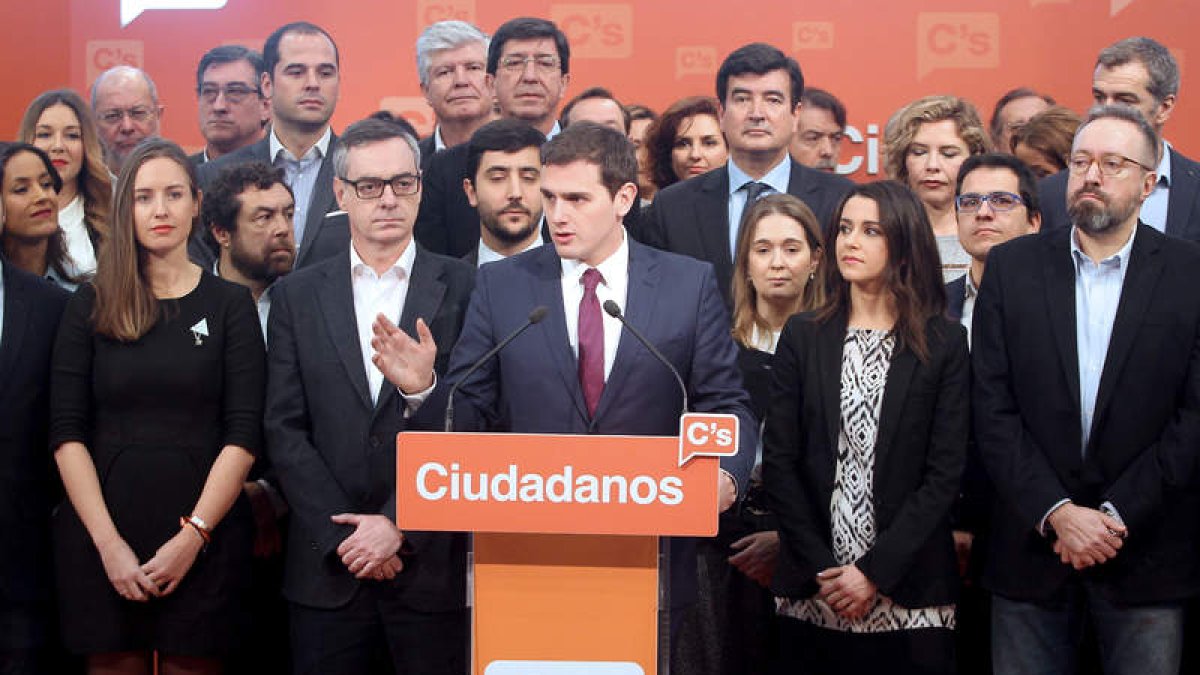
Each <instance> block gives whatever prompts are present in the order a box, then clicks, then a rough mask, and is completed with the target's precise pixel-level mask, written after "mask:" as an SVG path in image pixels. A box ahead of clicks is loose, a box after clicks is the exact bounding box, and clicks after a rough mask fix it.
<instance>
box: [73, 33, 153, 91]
mask: <svg viewBox="0 0 1200 675" xmlns="http://www.w3.org/2000/svg"><path fill="white" fill-rule="evenodd" d="M86 53H87V81H88V84H89V85H90V84H91V83H92V82H93V81H94V80H95V79H96V77H97V76H98V75H99V74H100V73H103V72H104V71H106V70H108V69H109V68H112V67H113V66H133V67H134V68H141V67H142V65H143V64H144V63H145V56H144V54H145V45H143V43H142V41H141V40H90V41H89V42H88V43H87V52H86Z"/></svg>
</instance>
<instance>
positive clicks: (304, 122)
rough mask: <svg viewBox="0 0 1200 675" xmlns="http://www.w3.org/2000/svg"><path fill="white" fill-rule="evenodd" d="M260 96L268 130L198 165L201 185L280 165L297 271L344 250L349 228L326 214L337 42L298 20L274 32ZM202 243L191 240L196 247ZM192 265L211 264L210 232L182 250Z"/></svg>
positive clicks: (333, 206) (266, 51) (332, 204)
mask: <svg viewBox="0 0 1200 675" xmlns="http://www.w3.org/2000/svg"><path fill="white" fill-rule="evenodd" d="M263 67H264V69H265V72H264V73H263V76H262V84H261V87H262V92H263V95H264V96H266V97H268V98H269V99H270V100H271V117H272V121H271V132H270V133H269V134H267V137H266V138H264V139H263V140H261V141H259V142H257V143H255V144H253V145H248V146H246V147H244V148H242V149H240V150H238V151H236V152H233V153H232V154H229V155H226V156H224V157H222V158H220V159H219V160H217V161H215V162H208V163H205V164H202V165H201V166H200V167H199V169H198V172H197V173H198V177H199V179H200V186H201V188H206V187H207V186H208V184H209V183H210V182H211V181H212V179H213V178H214V177H215V176H216V175H217V172H218V171H220V170H221V169H222V168H224V167H226V166H232V165H233V164H240V163H243V162H247V161H254V160H257V161H260V162H266V163H267V164H271V165H273V166H276V167H279V168H281V169H283V171H284V174H285V176H286V178H287V183H288V186H290V187H291V188H292V192H293V193H294V194H295V195H296V218H295V230H296V242H297V244H298V246H299V249H298V250H297V252H296V268H297V269H300V268H302V267H305V266H307V265H311V264H313V263H316V262H319V261H320V260H323V259H325V258H327V257H329V256H331V255H334V254H336V253H338V252H339V251H341V250H342V249H344V248H345V247H346V243H347V242H348V241H349V240H350V233H349V232H348V231H347V230H346V228H345V226H344V225H343V224H342V223H343V222H344V221H337V220H333V219H326V215H327V214H328V213H329V212H330V211H334V210H336V209H337V203H336V202H335V201H334V197H333V164H332V162H331V161H330V158H331V156H332V155H333V151H334V149H335V148H336V147H337V136H335V135H334V133H333V129H332V128H330V126H329V120H330V118H331V117H333V110H334V107H335V106H336V105H337V99H338V88H339V86H340V82H341V70H340V63H339V57H338V50H337V45H336V44H334V42H333V38H332V37H330V36H329V33H327V32H325V31H324V30H323V29H321V28H320V27H318V26H315V25H313V24H311V23H307V22H304V21H297V22H295V23H289V24H287V25H285V26H282V27H280V28H278V29H276V30H275V32H274V33H271V35H270V37H268V38H267V41H266V43H265V44H264V45H263ZM201 243H202V244H203V245H198V244H201ZM188 251H189V253H190V254H191V257H192V259H193V260H194V261H195V262H196V263H197V264H199V265H201V266H204V267H211V266H212V263H213V260H214V259H215V252H216V248H215V246H214V245H213V242H212V239H211V237H208V236H204V237H203V238H202V239H201V240H199V241H194V242H193V243H192V245H191V246H189V249H188Z"/></svg>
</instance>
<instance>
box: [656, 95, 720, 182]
mask: <svg viewBox="0 0 1200 675" xmlns="http://www.w3.org/2000/svg"><path fill="white" fill-rule="evenodd" d="M718 120H719V113H718V110H717V100H716V99H714V98H708V97H704V96H692V97H689V98H685V99H682V100H679V101H676V102H675V103H672V104H671V107H670V108H667V111H666V112H664V113H663V114H662V117H660V118H658V121H656V122H654V123H653V124H651V125H650V128H649V129H647V130H646V160H647V164H648V169H649V172H650V180H651V181H653V183H654V184H655V185H656V186H658V189H659V190H661V189H663V188H665V187H667V186H668V185H673V184H675V183H678V182H679V181H681V180H687V179H688V178H691V177H693V176H699V175H700V174H702V173H707V172H709V171H712V170H713V169H715V168H717V167H719V166H722V165H724V164H725V160H726V159H728V157H729V149H728V147H726V145H725V136H724V135H722V134H721V124H720V122H719V121H718Z"/></svg>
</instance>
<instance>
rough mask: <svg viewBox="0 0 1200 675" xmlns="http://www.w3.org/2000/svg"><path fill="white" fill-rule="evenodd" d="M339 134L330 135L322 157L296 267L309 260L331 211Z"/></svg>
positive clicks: (305, 221) (306, 216) (310, 199)
mask: <svg viewBox="0 0 1200 675" xmlns="http://www.w3.org/2000/svg"><path fill="white" fill-rule="evenodd" d="M336 143H337V136H336V135H332V134H331V135H330V138H329V145H328V146H327V147H326V152H325V155H324V156H323V157H322V158H321V168H320V169H319V170H318V171H317V182H316V183H314V184H313V189H312V195H311V196H310V197H309V200H308V213H307V214H306V215H305V216H304V241H302V242H300V250H299V252H298V253H297V254H296V267H297V268H299V267H301V266H302V265H304V263H306V262H307V260H306V259H307V257H308V252H309V250H311V249H312V244H313V242H314V241H316V239H317V235H318V234H320V232H321V226H322V225H324V224H325V214H326V213H328V212H329V211H330V208H329V207H330V205H331V204H332V203H333V201H334V197H333V148H334V147H335V144H336Z"/></svg>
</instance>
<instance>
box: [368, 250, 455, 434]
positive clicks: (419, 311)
mask: <svg viewBox="0 0 1200 675" xmlns="http://www.w3.org/2000/svg"><path fill="white" fill-rule="evenodd" d="M441 277H442V263H441V261H439V260H436V259H435V258H433V257H432V256H430V255H429V254H427V253H426V252H425V249H423V248H420V247H419V246H418V247H417V256H416V259H415V260H413V270H412V278H411V279H409V282H408V293H407V294H406V295H405V298H404V307H403V308H401V311H400V325H399V327H400V330H402V331H404V332H405V333H407V334H408V336H409V337H411V338H412V339H414V340H415V339H417V318H422V319H424V320H425V325H427V326H430V327H432V326H433V318H434V317H435V316H437V313H438V309H439V308H441V306H442V298H443V297H445V295H446V284H445V283H443V282H442V280H441ZM449 346H453V345H449ZM441 348H442V349H446V348H448V346H447V345H441ZM395 396H396V387H394V386H393V385H392V384H391V383H390V382H388V381H387V380H386V379H385V380H384V381H383V385H382V389H381V390H380V392H379V397H378V398H377V399H376V403H375V411H376V413H378V412H379V410H380V409H382V408H383V407H384V406H385V405H391V400H392V398H393V397H395Z"/></svg>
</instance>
